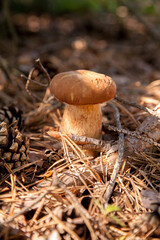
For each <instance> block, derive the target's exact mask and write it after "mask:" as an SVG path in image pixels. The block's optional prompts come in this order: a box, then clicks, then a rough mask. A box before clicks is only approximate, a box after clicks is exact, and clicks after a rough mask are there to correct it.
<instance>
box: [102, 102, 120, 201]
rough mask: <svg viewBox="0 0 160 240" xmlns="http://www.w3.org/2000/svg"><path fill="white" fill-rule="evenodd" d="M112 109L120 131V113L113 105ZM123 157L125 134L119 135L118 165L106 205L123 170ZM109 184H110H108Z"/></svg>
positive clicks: (107, 194)
mask: <svg viewBox="0 0 160 240" xmlns="http://www.w3.org/2000/svg"><path fill="white" fill-rule="evenodd" d="M112 107H113V108H114V111H115V114H114V116H115V121H116V125H117V128H118V129H121V122H120V113H119V110H118V108H117V107H116V106H115V105H112ZM123 155H124V134H123V133H119V149H118V158H117V160H116V163H115V165H114V169H113V172H112V175H111V180H110V182H109V185H108V186H107V189H106V191H105V193H104V199H105V202H106V204H105V205H108V202H109V199H110V197H111V195H112V193H113V190H114V186H115V182H116V179H117V175H118V173H119V170H120V168H121V165H122V159H123ZM107 184H108V182H107Z"/></svg>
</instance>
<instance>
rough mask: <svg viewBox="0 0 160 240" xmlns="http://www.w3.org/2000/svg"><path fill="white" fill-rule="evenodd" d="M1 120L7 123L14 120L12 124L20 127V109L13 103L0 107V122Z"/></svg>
mask: <svg viewBox="0 0 160 240" xmlns="http://www.w3.org/2000/svg"><path fill="white" fill-rule="evenodd" d="M1 122H6V123H7V124H8V125H10V124H12V123H14V122H15V123H14V124H13V125H16V126H18V128H19V129H20V128H21V127H22V122H23V121H22V111H21V110H20V109H18V108H17V107H16V106H13V105H10V106H5V107H2V108H0V123H1Z"/></svg>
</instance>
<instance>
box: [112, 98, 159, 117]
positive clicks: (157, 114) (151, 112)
mask: <svg viewBox="0 0 160 240" xmlns="http://www.w3.org/2000/svg"><path fill="white" fill-rule="evenodd" d="M115 100H117V101H118V102H121V103H123V104H127V105H130V106H132V107H136V108H138V109H140V110H142V111H144V112H147V113H149V114H150V115H152V116H155V117H157V118H160V113H158V112H157V111H156V110H152V109H150V108H148V107H144V106H142V105H140V104H138V103H136V102H129V101H127V100H124V99H122V98H119V97H115Z"/></svg>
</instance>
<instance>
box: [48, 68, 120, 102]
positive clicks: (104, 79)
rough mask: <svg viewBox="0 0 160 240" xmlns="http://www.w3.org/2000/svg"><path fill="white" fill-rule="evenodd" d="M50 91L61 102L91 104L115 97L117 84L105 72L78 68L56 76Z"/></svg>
mask: <svg viewBox="0 0 160 240" xmlns="http://www.w3.org/2000/svg"><path fill="white" fill-rule="evenodd" d="M50 91H51V93H52V94H54V96H55V97H56V98H57V99H58V100H60V101H61V102H65V103H68V104H71V105H90V104H98V103H103V102H106V101H109V100H111V99H112V98H114V96H115V94H116V85H115V82H114V81H113V80H112V79H111V78H110V77H108V76H105V75H104V74H100V73H96V72H92V71H87V70H76V71H69V72H63V73H59V74H57V75H56V76H54V77H53V79H52V81H51V84H50Z"/></svg>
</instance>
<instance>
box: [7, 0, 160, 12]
mask: <svg viewBox="0 0 160 240" xmlns="http://www.w3.org/2000/svg"><path fill="white" fill-rule="evenodd" d="M4 1H7V0H4ZM123 4H127V5H130V4H132V5H133V4H134V7H138V8H139V9H138V10H139V11H140V12H141V13H143V14H148V15H154V14H157V13H158V12H159V10H160V8H159V5H160V3H159V0H136V1H132V0H123V1H122V0H45V1H44V0H12V1H10V8H11V9H12V11H14V12H26V13H28V12H35V13H44V12H48V13H51V14H64V13H73V12H83V11H94V12H100V11H108V12H112V13H116V10H117V8H118V7H119V6H120V5H123Z"/></svg>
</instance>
